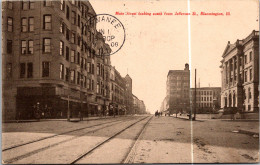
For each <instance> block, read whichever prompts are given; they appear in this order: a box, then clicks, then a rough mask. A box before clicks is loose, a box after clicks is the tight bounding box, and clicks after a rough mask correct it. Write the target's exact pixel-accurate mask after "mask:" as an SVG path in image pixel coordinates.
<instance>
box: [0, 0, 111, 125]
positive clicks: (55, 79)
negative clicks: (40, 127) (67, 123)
mask: <svg viewBox="0 0 260 165" xmlns="http://www.w3.org/2000/svg"><path fill="white" fill-rule="evenodd" d="M95 14H96V13H95V11H94V9H93V8H92V6H91V4H90V3H89V2H88V1H74V0H73V1H64V0H60V1H47V0H45V1H5V2H3V3H2V36H3V38H2V50H3V51H2V70H3V74H2V80H3V106H2V109H3V111H2V112H3V120H9V119H15V118H16V119H30V118H35V107H36V106H39V108H40V109H41V111H42V112H45V115H44V117H55V118H57V117H61V118H65V117H67V113H68V112H70V115H71V117H75V116H78V113H79V111H82V114H84V115H85V116H87V115H96V114H98V113H102V112H103V111H104V110H105V109H107V108H108V105H109V102H110V97H109V96H110V89H109V86H110V78H109V76H110V57H109V56H105V55H106V54H108V53H109V52H110V51H111V50H110V48H109V46H108V45H107V44H105V42H104V40H103V37H102V35H101V34H100V33H98V32H97V31H96V28H95V26H96V23H95V22H91V21H88V19H89V18H90V17H92V16H94V15H95Z"/></svg>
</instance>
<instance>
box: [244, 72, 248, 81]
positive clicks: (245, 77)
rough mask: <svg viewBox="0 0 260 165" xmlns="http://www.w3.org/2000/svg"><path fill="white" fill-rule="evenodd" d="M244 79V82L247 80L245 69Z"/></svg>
mask: <svg viewBox="0 0 260 165" xmlns="http://www.w3.org/2000/svg"><path fill="white" fill-rule="evenodd" d="M244 79H245V82H247V71H245V76H244Z"/></svg>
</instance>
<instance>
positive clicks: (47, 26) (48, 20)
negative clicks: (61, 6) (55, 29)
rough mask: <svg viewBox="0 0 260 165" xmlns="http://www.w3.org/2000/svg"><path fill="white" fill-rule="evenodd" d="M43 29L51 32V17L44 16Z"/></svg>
mask: <svg viewBox="0 0 260 165" xmlns="http://www.w3.org/2000/svg"><path fill="white" fill-rule="evenodd" d="M43 29H45V30H51V15H44V16H43Z"/></svg>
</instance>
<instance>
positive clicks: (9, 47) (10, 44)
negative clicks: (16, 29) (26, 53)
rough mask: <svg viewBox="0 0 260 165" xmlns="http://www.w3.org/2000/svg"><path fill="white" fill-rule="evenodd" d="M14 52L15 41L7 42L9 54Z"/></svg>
mask: <svg viewBox="0 0 260 165" xmlns="http://www.w3.org/2000/svg"><path fill="white" fill-rule="evenodd" d="M12 52H13V41H12V40H7V53H8V54H11V53H12Z"/></svg>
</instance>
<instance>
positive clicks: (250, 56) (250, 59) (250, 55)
mask: <svg viewBox="0 0 260 165" xmlns="http://www.w3.org/2000/svg"><path fill="white" fill-rule="evenodd" d="M252 59H253V58H252V52H250V53H249V61H252Z"/></svg>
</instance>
